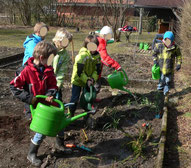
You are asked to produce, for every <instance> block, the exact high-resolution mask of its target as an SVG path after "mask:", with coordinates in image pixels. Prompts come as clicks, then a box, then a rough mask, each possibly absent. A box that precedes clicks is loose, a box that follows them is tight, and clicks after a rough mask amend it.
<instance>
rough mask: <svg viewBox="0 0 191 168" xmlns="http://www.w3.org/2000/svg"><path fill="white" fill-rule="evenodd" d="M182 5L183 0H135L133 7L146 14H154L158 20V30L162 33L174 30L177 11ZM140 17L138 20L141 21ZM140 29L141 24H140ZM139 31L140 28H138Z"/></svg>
mask: <svg viewBox="0 0 191 168" xmlns="http://www.w3.org/2000/svg"><path fill="white" fill-rule="evenodd" d="M182 5H183V0H135V3H134V7H135V8H139V9H140V16H142V13H141V12H142V11H143V10H141V9H144V11H145V12H147V13H148V16H156V17H157V19H158V20H159V22H158V27H159V29H158V32H159V33H164V32H165V31H167V30H172V31H174V30H176V26H177V25H176V22H177V17H178V14H177V11H178V10H179V9H180V8H181V6H182ZM141 20H142V19H141V18H140V22H141ZM140 25H141V23H140ZM140 29H141V26H140ZM139 31H141V30H139Z"/></svg>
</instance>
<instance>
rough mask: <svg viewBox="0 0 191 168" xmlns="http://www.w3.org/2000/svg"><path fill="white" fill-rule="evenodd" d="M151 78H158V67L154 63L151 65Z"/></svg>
mask: <svg viewBox="0 0 191 168" xmlns="http://www.w3.org/2000/svg"><path fill="white" fill-rule="evenodd" d="M152 78H153V79H154V80H157V79H160V67H159V66H158V65H156V64H154V65H153V66H152Z"/></svg>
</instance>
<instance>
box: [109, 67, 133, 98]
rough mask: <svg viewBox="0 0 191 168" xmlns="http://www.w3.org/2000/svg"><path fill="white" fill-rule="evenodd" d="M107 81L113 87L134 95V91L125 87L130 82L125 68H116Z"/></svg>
mask: <svg viewBox="0 0 191 168" xmlns="http://www.w3.org/2000/svg"><path fill="white" fill-rule="evenodd" d="M107 81H108V83H109V85H110V86H111V88H112V89H119V90H123V91H126V92H128V93H130V94H131V95H132V93H131V92H130V91H129V90H127V89H125V88H124V86H125V85H127V83H128V77H127V74H126V72H125V71H124V70H123V69H122V71H116V70H115V71H114V72H113V73H112V74H110V75H108V76H107Z"/></svg>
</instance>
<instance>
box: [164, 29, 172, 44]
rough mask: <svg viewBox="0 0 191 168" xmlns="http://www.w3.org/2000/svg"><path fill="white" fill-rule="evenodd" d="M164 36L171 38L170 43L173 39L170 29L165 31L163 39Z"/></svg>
mask: <svg viewBox="0 0 191 168" xmlns="http://www.w3.org/2000/svg"><path fill="white" fill-rule="evenodd" d="M166 38H168V39H170V40H171V43H172V42H173V41H174V34H173V32H171V31H167V32H165V34H164V36H163V40H165V39H166Z"/></svg>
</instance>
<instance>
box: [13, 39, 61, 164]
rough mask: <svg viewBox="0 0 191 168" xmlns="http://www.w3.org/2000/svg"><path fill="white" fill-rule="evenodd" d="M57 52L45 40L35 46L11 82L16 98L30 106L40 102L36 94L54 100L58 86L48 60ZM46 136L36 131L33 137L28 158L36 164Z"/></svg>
mask: <svg viewBox="0 0 191 168" xmlns="http://www.w3.org/2000/svg"><path fill="white" fill-rule="evenodd" d="M56 53H57V50H56V48H55V47H54V46H53V45H52V44H50V43H47V42H45V41H42V42H39V43H38V44H37V45H36V46H35V48H34V52H33V57H31V58H29V59H28V61H27V62H26V64H25V66H24V67H23V69H22V70H21V72H20V74H19V75H18V76H16V77H15V78H14V79H13V80H12V81H11V82H10V89H11V91H12V93H13V95H14V96H15V97H16V98H18V99H20V100H21V101H23V102H25V103H27V104H28V106H29V105H30V104H36V103H37V102H38V100H37V98H36V97H35V96H36V95H47V96H48V97H47V98H46V101H47V102H52V101H53V96H55V94H56V92H57V89H58V87H57V85H56V78H55V75H54V71H53V68H52V66H47V61H48V57H49V56H50V55H51V54H54V55H56ZM44 138H45V136H44V135H42V134H39V133H36V134H35V136H34V138H33V139H31V144H30V149H29V153H28V155H27V159H28V160H29V161H30V162H31V163H32V164H33V165H35V166H39V165H40V164H41V160H40V159H39V158H37V152H38V148H39V146H40V144H41V142H42V140H43V139H44Z"/></svg>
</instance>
